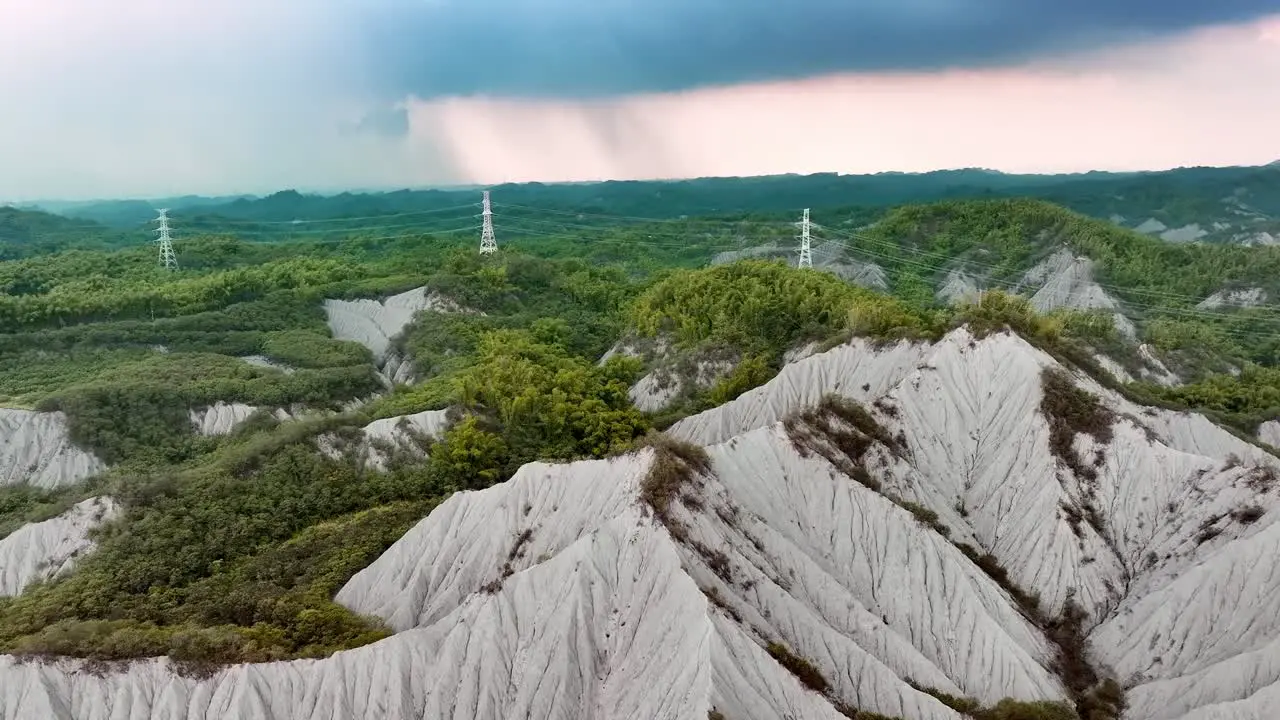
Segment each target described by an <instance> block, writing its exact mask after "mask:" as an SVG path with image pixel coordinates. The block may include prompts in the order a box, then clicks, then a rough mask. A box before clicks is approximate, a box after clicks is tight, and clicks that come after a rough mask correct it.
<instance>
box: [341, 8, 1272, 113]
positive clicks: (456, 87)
mask: <svg viewBox="0 0 1280 720" xmlns="http://www.w3.org/2000/svg"><path fill="white" fill-rule="evenodd" d="M374 6H375V8H377V9H374V10H371V11H370V14H369V15H368V16H366V18H365V20H366V22H367V23H368V24H367V25H366V26H365V27H364V33H363V37H364V41H365V42H366V43H367V46H366V48H365V50H366V52H367V53H368V54H367V57H369V58H372V59H373V63H372V65H370V66H367V69H369V70H372V71H373V74H374V75H375V78H376V82H378V83H379V84H380V85H381V89H382V90H383V91H385V92H388V93H390V94H391V95H393V96H394V95H403V94H415V95H417V96H419V97H424V98H428V97H438V96H450V95H472V94H494V95H513V96H527V97H548V96H550V97H575V98H581V97H592V96H608V95H617V94H626V93H633V92H646V91H671V90H682V89H689V88H695V87H699V86H705V85H712V84H729V83H737V82H744V81H753V80H782V79H794V78H799V77H806V76H812V75H818V74H823V73H830V72H837V71H846V70H933V69H939V68H947V67H984V66H992V65H999V64H1004V63H1010V62H1017V61H1021V60H1026V59H1029V58H1034V57H1037V56H1040V55H1043V54H1046V53H1052V52H1058V51H1063V50H1073V49H1079V48H1089V47H1095V46H1099V45H1105V44H1108V43H1112V42H1119V41H1124V40H1130V39H1134V38H1143V37H1151V36H1159V35H1162V34H1167V33H1172V32H1177V31H1181V30H1187V29H1191V28H1195V27H1198V26H1202V25H1208V24H1216V23H1225V22H1236V21H1245V20H1251V19H1254V18H1257V17H1259V16H1263V15H1266V14H1269V13H1272V12H1280V0H420V1H419V2H408V1H407V0H400V2H396V3H394V4H391V5H387V4H381V5H379V4H378V3H374Z"/></svg>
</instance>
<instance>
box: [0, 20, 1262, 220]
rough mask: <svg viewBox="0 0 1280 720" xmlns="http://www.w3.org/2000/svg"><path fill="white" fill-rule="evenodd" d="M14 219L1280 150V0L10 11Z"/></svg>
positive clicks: (1204, 161)
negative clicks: (75, 208)
mask: <svg viewBox="0 0 1280 720" xmlns="http://www.w3.org/2000/svg"><path fill="white" fill-rule="evenodd" d="M0 98H2V99H3V102H2V103H0V201H27V200H34V199H51V198H59V199H87V198H115V197H156V196H168V195H178V194H188V193H198V194H227V193H240V192H250V193H266V192H273V191H276V190H282V189H286V188H297V189H301V190H312V191H337V190H342V189H348V188H396V187H416V186H424V185H433V184H471V183H479V184H490V183H500V182H512V181H531V180H538V181H548V182H549V181H569V180H601V179H635V178H657V177H664V178H670V177H696V176H708V175H761V174H771V173H786V172H796V173H810V172H844V173H868V172H882V171H927V170H933V169H942V168H955V167H985V168H992V169H998V170H1004V171H1008V172H1073V171H1086V170H1091V169H1104V170H1137V169H1161V168H1168V167H1178V166H1187V165H1240V164H1245V165H1248V164H1264V163H1267V162H1271V161H1273V160H1276V159H1280V132H1276V131H1275V130H1274V129H1273V128H1274V127H1277V126H1280V0H1213V1H1212V2H1208V1H1206V0H1070V1H1068V0H274V1H273V2H260V1H256V0H254V1H251V0H222V2H218V3H212V2H207V1H206V0H113V2H110V3H108V2H103V1H102V0H0Z"/></svg>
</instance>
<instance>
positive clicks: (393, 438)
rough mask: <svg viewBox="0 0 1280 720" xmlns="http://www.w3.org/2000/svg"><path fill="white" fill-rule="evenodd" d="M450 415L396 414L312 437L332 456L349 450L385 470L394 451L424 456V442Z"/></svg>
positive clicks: (436, 436) (441, 430) (431, 439)
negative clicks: (357, 426) (341, 430)
mask: <svg viewBox="0 0 1280 720" xmlns="http://www.w3.org/2000/svg"><path fill="white" fill-rule="evenodd" d="M450 417H451V416H450V412H449V411H448V410H427V411H425V412H420V413H414V414H412V415H397V416H396V417H389V418H383V419H381V420H374V421H373V422H371V423H369V424H368V425H365V426H364V427H362V428H360V429H358V430H355V431H353V432H347V433H326V434H324V435H321V436H320V437H318V438H316V445H317V446H318V447H319V449H320V452H322V453H324V454H325V455H327V456H328V457H330V458H333V459H335V460H336V459H338V458H340V457H342V456H343V455H344V454H345V453H349V452H350V453H354V456H355V457H356V458H357V459H358V460H359V461H360V462H361V463H362V464H363V465H364V466H365V467H367V468H371V469H374V470H381V471H385V470H386V469H387V468H388V465H389V463H391V461H392V460H393V459H394V458H395V457H396V456H397V455H399V456H403V457H405V458H407V459H412V460H424V459H426V457H427V446H428V445H429V444H430V443H432V442H434V441H436V440H439V439H440V438H441V436H443V435H444V432H445V431H446V430H448V429H449V425H450V424H451V423H452V421H451V420H450Z"/></svg>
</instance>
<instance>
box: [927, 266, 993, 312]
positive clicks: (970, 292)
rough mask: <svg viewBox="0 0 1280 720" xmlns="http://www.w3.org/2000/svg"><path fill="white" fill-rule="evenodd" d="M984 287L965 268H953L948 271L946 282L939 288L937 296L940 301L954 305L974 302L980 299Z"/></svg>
mask: <svg viewBox="0 0 1280 720" xmlns="http://www.w3.org/2000/svg"><path fill="white" fill-rule="evenodd" d="M981 292H982V289H981V288H980V287H979V286H978V281H977V280H975V279H974V278H973V277H972V276H970V275H969V274H968V273H966V272H964V271H963V270H951V271H950V272H948V273H947V279H946V282H944V283H942V286H941V287H939V288H938V291H937V293H935V297H936V298H937V299H938V301H939V302H945V303H949V304H952V305H955V304H959V303H966V302H973V301H975V300H977V299H978V297H979V295H980V293H981Z"/></svg>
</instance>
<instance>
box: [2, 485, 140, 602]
mask: <svg viewBox="0 0 1280 720" xmlns="http://www.w3.org/2000/svg"><path fill="white" fill-rule="evenodd" d="M115 513H116V506H115V503H114V502H112V500H111V498H109V497H95V498H89V499H88V500H84V501H82V502H79V503H77V504H76V505H74V506H72V508H71V509H70V510H68V511H66V512H65V513H63V514H61V515H59V516H57V517H55V518H50V519H48V520H45V521H43V522H38V523H29V524H27V525H23V526H22V527H20V528H18V529H17V530H15V531H13V532H12V533H10V534H9V535H8V536H6V537H4V538H0V597H4V596H12V595H18V594H19V593H21V592H22V590H23V589H24V588H26V586H27V585H29V584H31V583H32V582H34V581H36V580H47V579H49V578H52V577H55V576H56V575H58V574H60V573H63V572H65V571H67V570H69V569H70V568H71V567H72V565H74V564H75V561H76V559H77V558H79V557H80V556H81V555H83V554H84V553H86V552H88V551H89V550H91V549H92V548H93V543H92V542H91V541H90V540H89V539H88V537H87V535H88V532H89V530H91V529H93V528H94V527H97V526H98V525H99V524H101V523H103V522H106V521H107V520H110V519H111V518H112V517H114V515H115Z"/></svg>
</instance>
